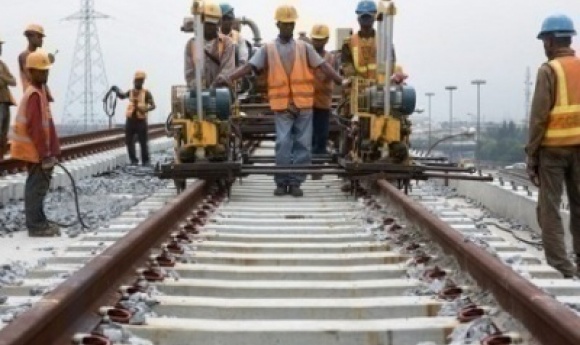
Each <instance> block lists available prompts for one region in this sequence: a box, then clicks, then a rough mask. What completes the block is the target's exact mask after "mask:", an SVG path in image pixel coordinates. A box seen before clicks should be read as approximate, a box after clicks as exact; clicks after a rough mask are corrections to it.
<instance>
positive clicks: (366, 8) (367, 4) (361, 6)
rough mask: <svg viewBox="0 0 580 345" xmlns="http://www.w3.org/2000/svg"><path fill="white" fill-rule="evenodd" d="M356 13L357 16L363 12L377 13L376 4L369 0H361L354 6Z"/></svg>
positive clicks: (363, 13)
mask: <svg viewBox="0 0 580 345" xmlns="http://www.w3.org/2000/svg"><path fill="white" fill-rule="evenodd" d="M356 14H358V15H359V16H362V15H365V14H371V15H375V14H377V4H376V3H375V2H374V1H371V0H361V1H360V2H359V3H358V5H357V6H356Z"/></svg>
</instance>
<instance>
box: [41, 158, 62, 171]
mask: <svg viewBox="0 0 580 345" xmlns="http://www.w3.org/2000/svg"><path fill="white" fill-rule="evenodd" d="M56 163H58V160H57V159H56V158H55V157H48V158H45V159H43V160H42V163H41V164H42V170H52V169H53V168H54V166H55V165H56Z"/></svg>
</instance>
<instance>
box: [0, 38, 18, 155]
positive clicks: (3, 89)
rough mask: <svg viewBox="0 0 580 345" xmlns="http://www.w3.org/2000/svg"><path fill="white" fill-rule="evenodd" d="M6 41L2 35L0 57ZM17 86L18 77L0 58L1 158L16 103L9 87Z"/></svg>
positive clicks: (5, 147)
mask: <svg viewBox="0 0 580 345" xmlns="http://www.w3.org/2000/svg"><path fill="white" fill-rule="evenodd" d="M3 44H4V41H3V40H2V37H0V57H1V56H2V45H3ZM10 86H16V79H14V76H13V75H12V73H10V70H9V69H8V66H6V64H5V63H4V61H2V60H0V160H3V159H4V155H5V154H6V150H7V147H8V129H9V127H10V107H11V106H13V105H16V102H14V98H13V97H12V93H11V92H10V89H9V87H10Z"/></svg>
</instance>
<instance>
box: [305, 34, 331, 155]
mask: <svg viewBox="0 0 580 345" xmlns="http://www.w3.org/2000/svg"><path fill="white" fill-rule="evenodd" d="M329 37H330V29H329V28H328V26H326V25H323V24H318V25H314V27H313V28H312V32H311V33H310V40H311V41H312V45H313V46H314V49H315V50H316V52H317V53H318V55H320V57H322V58H323V59H324V61H326V62H327V63H328V64H329V65H330V66H334V65H335V61H336V58H335V56H334V55H333V54H332V53H330V52H327V51H326V50H325V49H324V47H325V46H326V44H327V43H328V39H329ZM333 90H334V85H333V82H332V79H331V78H329V77H327V76H326V75H325V74H324V73H322V71H320V70H318V71H316V73H315V74H314V108H313V116H312V153H313V154H315V155H323V154H327V153H328V151H327V149H326V145H327V142H328V127H329V122H330V107H331V104H332V92H333Z"/></svg>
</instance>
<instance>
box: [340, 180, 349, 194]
mask: <svg viewBox="0 0 580 345" xmlns="http://www.w3.org/2000/svg"><path fill="white" fill-rule="evenodd" d="M350 188H351V185H350V182H345V183H343V184H342V186H341V187H340V190H341V191H342V192H343V193H350Z"/></svg>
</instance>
